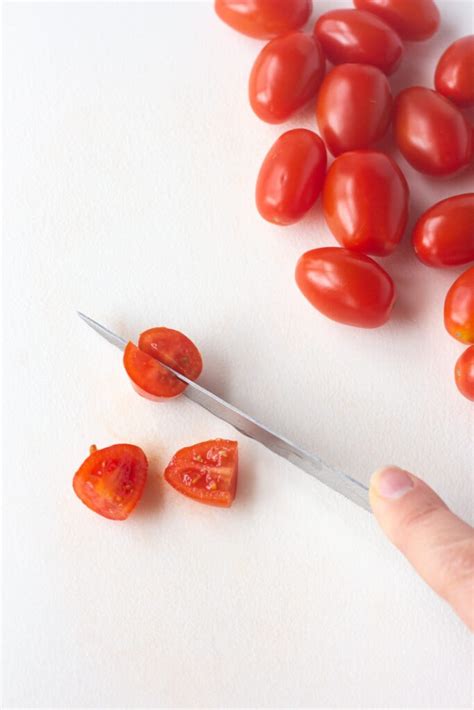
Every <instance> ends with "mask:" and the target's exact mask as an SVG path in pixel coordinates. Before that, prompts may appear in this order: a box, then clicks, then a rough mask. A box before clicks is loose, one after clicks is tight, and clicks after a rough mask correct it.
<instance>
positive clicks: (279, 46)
mask: <svg viewBox="0 0 474 710" xmlns="http://www.w3.org/2000/svg"><path fill="white" fill-rule="evenodd" d="M325 68H326V60H325V58H324V54H323V50H322V49H321V45H320V44H319V42H318V40H317V39H316V38H315V37H313V36H312V35H310V34H305V33H304V32H290V33H289V34H286V35H283V36H282V37H277V38H276V39H274V40H272V41H271V42H269V43H268V44H266V45H265V47H264V48H263V49H262V51H261V52H260V54H259V55H258V56H257V59H256V60H255V63H254V65H253V67H252V71H251V72H250V79H249V101H250V105H251V107H252V109H253V111H254V112H255V113H256V115H257V116H258V117H259V118H260V119H262V121H266V122H267V123H282V122H283V121H286V120H287V119H288V118H289V117H290V116H291V115H292V114H293V113H295V112H296V111H298V109H300V108H302V107H303V106H304V105H305V104H307V103H308V101H310V100H311V99H314V98H315V96H316V93H317V91H318V89H319V86H320V84H321V81H322V79H323V76H324V72H325Z"/></svg>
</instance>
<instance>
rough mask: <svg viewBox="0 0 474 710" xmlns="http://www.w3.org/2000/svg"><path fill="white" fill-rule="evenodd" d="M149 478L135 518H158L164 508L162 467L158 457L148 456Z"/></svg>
mask: <svg viewBox="0 0 474 710" xmlns="http://www.w3.org/2000/svg"><path fill="white" fill-rule="evenodd" d="M148 464H149V466H148V478H147V482H146V486H145V490H144V491H143V495H142V497H141V500H140V502H139V504H138V505H137V508H136V510H135V511H134V513H133V517H134V518H148V517H150V516H153V517H154V516H156V513H157V512H158V511H159V510H160V508H161V507H162V506H163V485H164V482H163V478H162V476H161V467H160V465H159V461H158V458H157V457H156V456H148Z"/></svg>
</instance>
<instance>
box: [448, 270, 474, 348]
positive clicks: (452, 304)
mask: <svg viewBox="0 0 474 710" xmlns="http://www.w3.org/2000/svg"><path fill="white" fill-rule="evenodd" d="M444 325H445V326H446V330H447V331H448V333H449V334H450V335H452V336H453V338H456V340H459V341H460V342H461V343H468V344H471V343H474V266H471V267H470V268H469V269H467V270H466V271H464V273H462V274H461V276H459V277H458V278H457V279H456V281H455V282H454V283H453V285H452V286H451V288H450V289H449V291H448V293H447V294H446V299H445V302H444Z"/></svg>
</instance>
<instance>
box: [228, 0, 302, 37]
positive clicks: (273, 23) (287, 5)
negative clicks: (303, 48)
mask: <svg viewBox="0 0 474 710" xmlns="http://www.w3.org/2000/svg"><path fill="white" fill-rule="evenodd" d="M214 8H215V11H216V13H217V14H218V15H219V17H220V18H221V20H224V22H226V23H227V24H228V25H230V27H232V28H233V29H234V30H237V31H238V32H242V33H243V34H244V35H249V36H250V37H258V38H260V39H271V38H272V37H278V36H279V35H282V34H285V32H290V31H291V30H297V29H299V28H300V27H302V26H303V25H304V24H305V23H306V22H307V21H308V19H309V16H310V15H311V11H312V9H313V3H312V0H215V3H214Z"/></svg>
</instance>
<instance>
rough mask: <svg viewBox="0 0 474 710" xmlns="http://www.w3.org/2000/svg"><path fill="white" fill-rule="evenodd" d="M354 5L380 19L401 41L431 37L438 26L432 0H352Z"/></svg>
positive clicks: (436, 12)
mask: <svg viewBox="0 0 474 710" xmlns="http://www.w3.org/2000/svg"><path fill="white" fill-rule="evenodd" d="M354 5H355V6H356V7H358V8H359V9H360V10H369V11H370V12H373V13H374V15H377V17H381V18H382V20H385V22H386V23H387V24H389V25H390V26H391V27H393V29H394V30H396V32H398V34H399V35H400V37H402V39H408V40H411V41H419V40H423V39H428V38H429V37H432V36H433V35H434V34H435V32H437V31H438V28H439V24H440V15H439V10H438V8H437V7H436V4H435V3H434V2H433V0H354Z"/></svg>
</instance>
